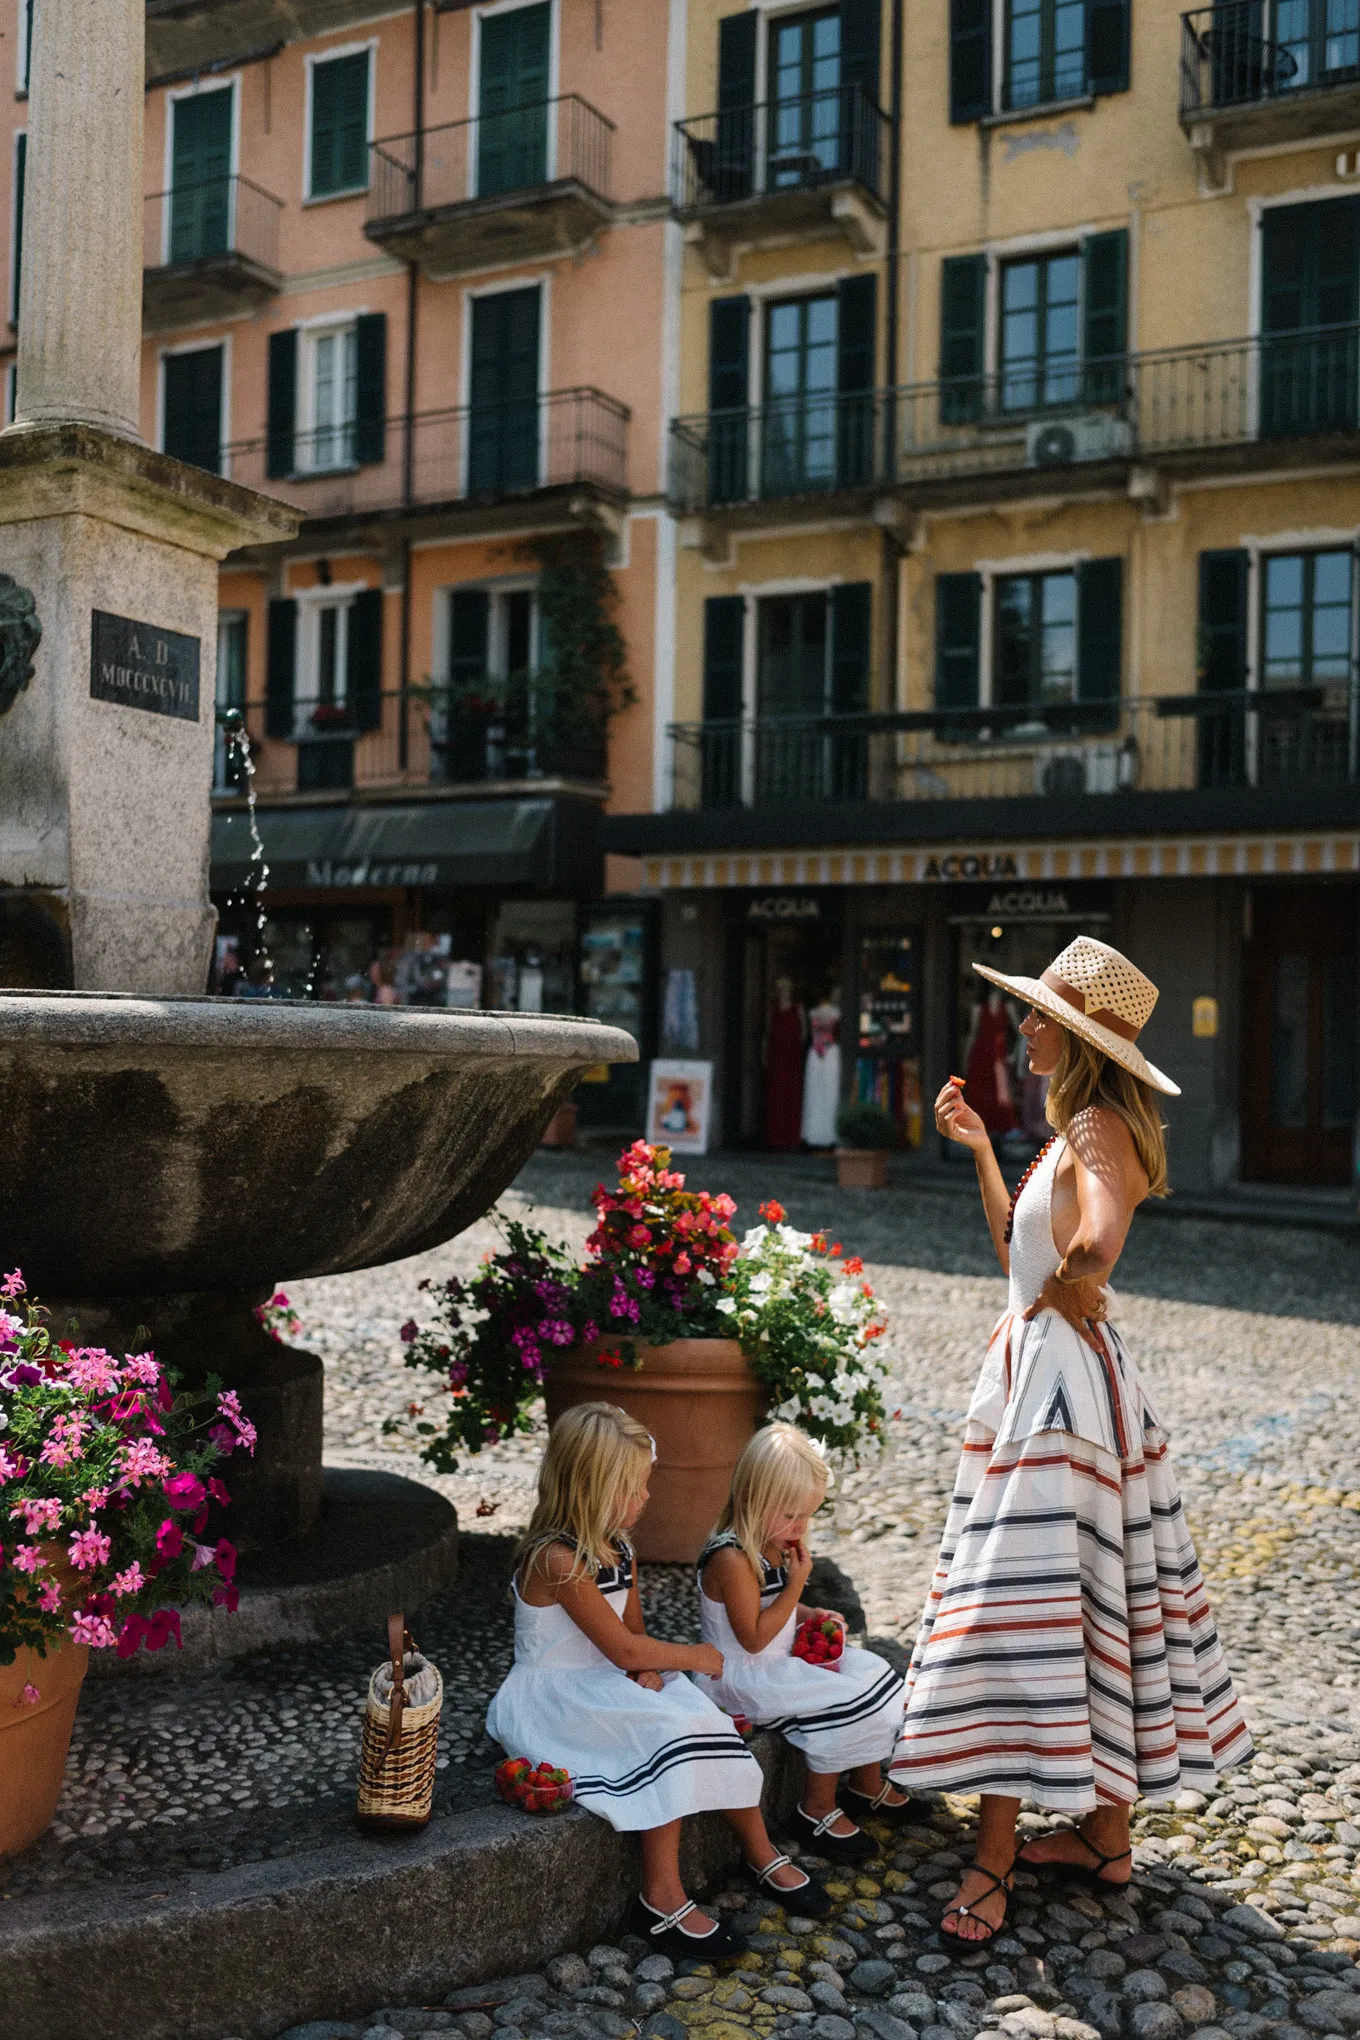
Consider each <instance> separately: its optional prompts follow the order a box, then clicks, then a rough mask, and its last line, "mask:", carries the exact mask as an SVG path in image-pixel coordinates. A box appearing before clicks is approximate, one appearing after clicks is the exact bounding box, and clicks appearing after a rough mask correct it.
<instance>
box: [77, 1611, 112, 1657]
mask: <svg viewBox="0 0 1360 2040" xmlns="http://www.w3.org/2000/svg"><path fill="white" fill-rule="evenodd" d="M71 1635H72V1637H73V1639H74V1640H75V1642H77V1643H88V1644H89V1646H90V1649H91V1650H112V1648H113V1646H114V1644H115V1643H116V1642H117V1641H118V1638H117V1635H116V1634H115V1632H114V1627H113V1624H112V1623H111V1622H110V1621H109V1619H108V1617H107V1615H91V1614H88V1613H82V1614H79V1615H77V1616H76V1617H75V1618H74V1620H73V1621H72V1623H71Z"/></svg>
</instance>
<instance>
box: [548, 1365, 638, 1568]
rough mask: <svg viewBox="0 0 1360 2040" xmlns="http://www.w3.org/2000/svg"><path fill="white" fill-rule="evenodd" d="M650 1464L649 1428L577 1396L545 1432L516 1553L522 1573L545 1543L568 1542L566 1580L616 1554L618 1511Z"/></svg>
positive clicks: (610, 1405) (614, 1407) (611, 1405)
mask: <svg viewBox="0 0 1360 2040" xmlns="http://www.w3.org/2000/svg"><path fill="white" fill-rule="evenodd" d="M651 1464H652V1440H651V1435H650V1433H649V1432H648V1431H646V1430H645V1429H644V1428H643V1426H642V1425H641V1424H640V1423H639V1422H638V1421H637V1418H636V1417H630V1416H629V1415H628V1414H627V1412H626V1411H625V1410H621V1409H619V1408H618V1407H617V1405H616V1404H614V1403H607V1402H588V1403H577V1405H576V1407H575V1408H574V1409H570V1410H565V1411H564V1412H563V1414H562V1415H561V1416H560V1417H559V1418H558V1419H557V1422H556V1423H555V1424H554V1425H553V1427H552V1429H551V1431H550V1432H549V1433H548V1443H547V1447H546V1449H545V1451H544V1454H543V1464H542V1465H541V1466H540V1467H539V1469H538V1500H537V1502H536V1503H535V1504H534V1513H533V1515H532V1517H531V1518H530V1520H529V1527H528V1529H527V1530H526V1531H525V1533H524V1535H523V1537H522V1538H521V1539H520V1543H519V1549H518V1551H517V1552H516V1553H515V1566H516V1569H517V1570H518V1571H521V1572H524V1573H528V1572H530V1571H531V1570H532V1569H533V1567H534V1565H535V1564H536V1563H538V1562H539V1561H541V1559H542V1556H543V1554H544V1552H545V1551H546V1550H547V1549H548V1546H549V1545H550V1544H570V1545H571V1546H573V1547H574V1549H575V1553H576V1556H575V1559H574V1561H573V1564H572V1567H571V1570H570V1572H569V1573H568V1574H567V1578H568V1579H569V1580H574V1579H579V1578H580V1576H581V1575H582V1574H583V1573H588V1574H589V1575H590V1577H591V1578H592V1579H593V1578H594V1577H595V1575H596V1573H597V1572H598V1571H599V1569H600V1567H601V1566H602V1565H603V1566H610V1565H613V1564H614V1562H615V1541H616V1539H617V1537H618V1534H619V1531H620V1528H621V1526H622V1520H623V1515H624V1511H625V1510H626V1509H627V1507H628V1504H629V1502H630V1501H631V1500H632V1499H633V1497H634V1495H636V1494H638V1493H640V1492H641V1489H642V1487H643V1484H644V1483H645V1481H646V1479H647V1475H648V1472H649V1471H650V1469H651Z"/></svg>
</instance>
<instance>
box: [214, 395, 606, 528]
mask: <svg viewBox="0 0 1360 2040" xmlns="http://www.w3.org/2000/svg"><path fill="white" fill-rule="evenodd" d="M629 415H630V414H629V411H628V407H627V405H626V404H620V403H618V402H616V400H615V399H614V398H613V397H608V396H606V395H605V394H604V392H603V391H601V390H596V389H574V390H552V391H550V392H549V393H548V394H547V395H545V396H541V397H529V398H526V399H524V400H523V401H516V402H514V403H509V404H483V405H465V406H463V407H462V408H460V409H458V410H448V411H424V412H421V413H418V414H417V416H416V417H415V418H414V419H412V421H411V428H410V435H409V437H410V448H409V461H408V457H407V437H408V435H407V424H406V420H405V419H404V418H389V419H387V420H386V422H385V423H384V422H383V421H382V420H380V419H373V420H364V419H352V420H350V421H349V422H347V423H345V422H342V423H337V424H333V425H325V426H319V427H317V428H315V429H313V430H309V431H302V432H292V433H288V434H285V435H278V434H275V435H273V436H266V437H264V438H261V439H247V440H241V441H238V442H237V443H236V444H235V445H233V446H229V447H227V448H225V449H224V454H223V460H222V469H221V471H222V472H223V473H224V474H225V475H227V476H228V477H229V478H230V479H231V480H232V481H235V482H244V483H245V484H246V485H247V486H248V487H250V488H254V489H262V490H264V491H265V493H266V494H268V495H271V496H279V497H281V498H282V499H283V500H284V501H285V502H288V503H291V504H293V505H294V506H295V507H296V508H297V509H299V510H301V511H302V512H303V514H304V515H305V516H307V517H345V516H350V515H354V514H364V513H371V512H377V511H382V510H396V509H401V508H402V507H403V506H404V505H407V504H426V505H430V504H446V503H459V502H466V503H478V502H494V501H498V500H501V499H503V498H506V497H513V496H522V495H529V494H532V493H534V492H535V491H537V490H543V489H557V488H567V487H574V486H588V487H594V488H597V489H599V490H600V491H601V492H603V493H604V494H607V495H610V496H619V497H621V496H624V495H626V493H627V488H628V420H629ZM408 470H409V473H408Z"/></svg>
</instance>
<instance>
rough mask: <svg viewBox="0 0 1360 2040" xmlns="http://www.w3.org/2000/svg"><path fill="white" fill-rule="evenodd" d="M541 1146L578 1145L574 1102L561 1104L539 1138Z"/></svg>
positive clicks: (564, 1146) (563, 1146) (565, 1146)
mask: <svg viewBox="0 0 1360 2040" xmlns="http://www.w3.org/2000/svg"><path fill="white" fill-rule="evenodd" d="M538 1144H539V1146H540V1147H548V1148H569V1147H575V1145H576V1107H575V1105H573V1104H570V1103H568V1104H566V1105H559V1106H558V1108H557V1110H556V1112H554V1114H553V1116H552V1118H551V1119H550V1120H549V1121H548V1123H547V1125H546V1126H545V1127H544V1129H543V1132H542V1135H541V1136H540V1139H539V1143H538Z"/></svg>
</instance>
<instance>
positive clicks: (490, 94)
mask: <svg viewBox="0 0 1360 2040" xmlns="http://www.w3.org/2000/svg"><path fill="white" fill-rule="evenodd" d="M551 36H552V6H551V0H542V4H540V5H538V6H535V7H514V8H511V10H510V11H509V13H508V14H489V15H486V16H485V17H484V18H483V20H482V24H481V56H480V68H479V73H478V107H479V118H478V122H477V192H478V196H479V197H482V198H486V197H490V196H491V195H492V194H494V193H496V192H504V191H526V190H528V189H529V188H530V187H531V186H533V185H536V184H542V183H544V182H545V181H546V179H547V176H548V85H549V63H550V50H551Z"/></svg>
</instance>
